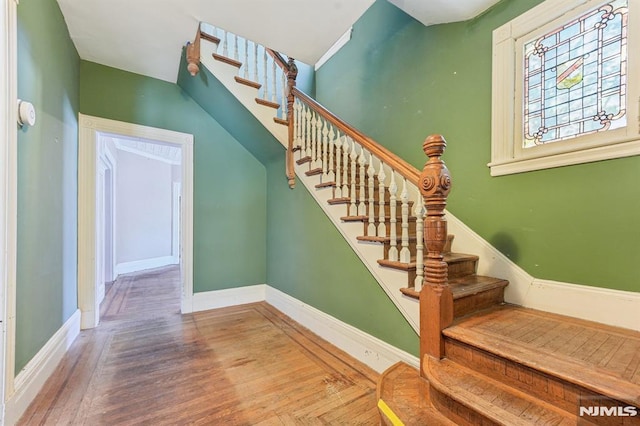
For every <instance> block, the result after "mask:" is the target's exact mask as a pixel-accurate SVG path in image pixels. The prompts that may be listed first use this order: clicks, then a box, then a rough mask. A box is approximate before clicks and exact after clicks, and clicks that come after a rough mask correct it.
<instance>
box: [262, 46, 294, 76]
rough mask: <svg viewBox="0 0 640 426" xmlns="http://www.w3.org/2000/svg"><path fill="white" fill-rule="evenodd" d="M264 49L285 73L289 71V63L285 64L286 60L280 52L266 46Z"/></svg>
mask: <svg viewBox="0 0 640 426" xmlns="http://www.w3.org/2000/svg"><path fill="white" fill-rule="evenodd" d="M265 50H266V51H267V53H268V54H269V56H271V57H272V58H273V60H274V61H275V63H276V64H277V65H278V66H279V67H280V68H282V69H283V70H284V72H285V73H286V72H287V71H289V64H287V61H286V60H285V59H284V58H283V57H282V55H281V54H280V53H278V52H276V51H275V50H271V49H269V48H266V49H265Z"/></svg>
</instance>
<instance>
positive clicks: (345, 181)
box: [338, 136, 355, 198]
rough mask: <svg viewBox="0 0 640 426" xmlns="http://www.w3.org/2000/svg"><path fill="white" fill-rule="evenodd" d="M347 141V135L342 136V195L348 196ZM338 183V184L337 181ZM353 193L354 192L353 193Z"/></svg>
mask: <svg viewBox="0 0 640 426" xmlns="http://www.w3.org/2000/svg"><path fill="white" fill-rule="evenodd" d="M348 179H349V141H348V139H347V137H346V136H345V137H344V144H343V149H342V197H343V198H348V197H349V181H348ZM338 184H340V183H339V182H338ZM354 195H355V194H354Z"/></svg>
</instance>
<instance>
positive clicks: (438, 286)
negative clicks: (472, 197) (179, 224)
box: [419, 135, 453, 362]
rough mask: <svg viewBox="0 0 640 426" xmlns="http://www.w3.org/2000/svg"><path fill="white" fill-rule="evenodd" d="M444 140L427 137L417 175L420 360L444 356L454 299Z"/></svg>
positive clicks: (448, 181)
mask: <svg viewBox="0 0 640 426" xmlns="http://www.w3.org/2000/svg"><path fill="white" fill-rule="evenodd" d="M446 145H447V144H446V141H445V140H444V138H443V137H442V136H440V135H431V136H429V137H428V138H427V139H426V140H425V141H424V144H423V145H422V147H423V149H424V153H425V154H426V155H427V156H428V157H429V160H428V161H427V163H426V164H425V165H424V168H423V169H422V173H421V175H420V181H419V187H420V192H421V194H422V197H423V199H424V206H425V210H426V217H425V220H424V242H425V246H426V250H427V259H426V261H425V265H424V281H423V287H422V290H421V291H420V358H421V359H420V361H421V362H423V360H424V357H425V355H429V356H432V357H434V358H438V359H440V358H442V357H443V356H444V339H443V337H442V330H444V329H445V328H446V327H448V326H449V325H451V323H452V322H453V296H452V294H451V289H450V288H449V284H448V280H447V270H448V267H447V263H446V262H445V261H444V260H443V259H444V254H443V251H444V247H445V244H446V242H447V220H446V219H445V217H444V209H445V207H446V206H447V195H448V194H449V191H450V190H451V176H450V175H449V170H448V169H447V166H446V165H445V164H444V162H443V161H442V159H441V158H440V157H441V156H442V154H443V153H444V150H445V147H446Z"/></svg>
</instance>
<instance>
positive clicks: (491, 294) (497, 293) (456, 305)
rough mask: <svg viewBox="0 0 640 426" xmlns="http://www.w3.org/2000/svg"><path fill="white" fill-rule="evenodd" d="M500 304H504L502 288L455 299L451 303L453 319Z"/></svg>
mask: <svg viewBox="0 0 640 426" xmlns="http://www.w3.org/2000/svg"><path fill="white" fill-rule="evenodd" d="M502 303H504V287H503V288H495V289H491V290H487V291H484V292H482V293H478V294H474V295H472V296H467V297H463V298H460V299H455V300H454V301H453V317H454V318H460V317H463V316H465V315H469V314H472V313H474V312H478V311H481V310H483V309H487V308H490V307H492V306H495V305H500V304H502Z"/></svg>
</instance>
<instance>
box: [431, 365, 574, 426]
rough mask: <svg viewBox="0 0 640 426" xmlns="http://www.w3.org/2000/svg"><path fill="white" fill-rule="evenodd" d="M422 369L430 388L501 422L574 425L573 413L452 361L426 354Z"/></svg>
mask: <svg viewBox="0 0 640 426" xmlns="http://www.w3.org/2000/svg"><path fill="white" fill-rule="evenodd" d="M423 365H424V370H425V371H424V373H425V375H426V377H427V380H428V381H429V384H430V386H431V387H432V391H431V392H432V393H433V390H436V391H437V392H440V393H441V394H444V395H446V396H447V397H449V398H451V399H453V400H454V401H456V402H458V403H459V404H461V405H464V406H466V407H468V408H469V409H471V411H473V412H476V413H479V414H480V415H481V416H483V417H485V418H488V419H489V420H491V421H493V422H496V423H498V424H504V425H513V426H516V425H523V426H524V425H531V424H553V425H575V424H577V416H576V415H573V414H570V413H568V412H566V411H564V410H562V409H560V408H557V407H554V406H553V405H551V404H549V403H547V402H544V401H542V400H539V399H537V398H535V397H532V396H530V395H528V394H526V393H525V392H521V391H519V390H517V389H515V388H512V387H510V386H508V385H505V384H504V383H501V382H499V381H497V380H494V379H491V378H489V377H487V376H484V375H483V374H481V373H478V372H476V371H474V370H471V369H469V368H466V367H464V366H461V365H460V364H457V363H455V362H453V361H450V360H447V359H443V360H435V359H433V358H431V357H428V356H427V357H426V359H425V362H424V364H423Z"/></svg>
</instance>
